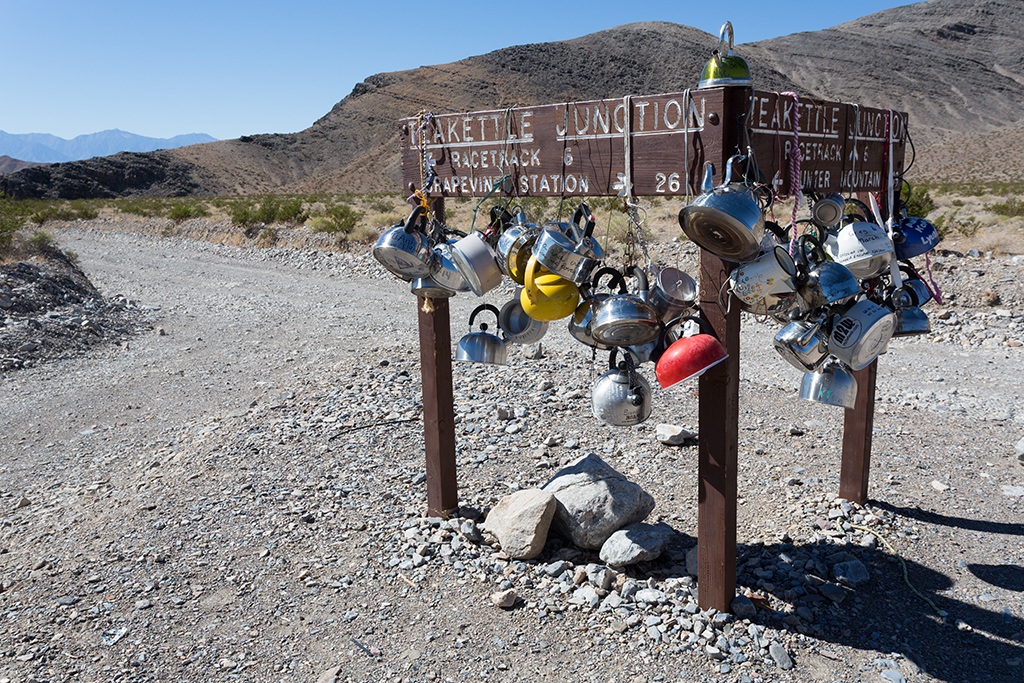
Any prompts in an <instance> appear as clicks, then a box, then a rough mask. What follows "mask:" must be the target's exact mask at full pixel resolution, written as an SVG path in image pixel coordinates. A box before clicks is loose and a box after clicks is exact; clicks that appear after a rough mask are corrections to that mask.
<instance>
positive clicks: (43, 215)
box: [31, 206, 75, 225]
mask: <svg viewBox="0 0 1024 683" xmlns="http://www.w3.org/2000/svg"><path fill="white" fill-rule="evenodd" d="M31 219H32V222H33V223H35V224H36V225H42V224H43V223H45V222H46V221H73V220H75V212H74V211H72V210H71V209H69V208H68V207H66V206H47V207H44V208H42V209H39V210H38V211H36V212H34V213H33V214H32V216H31Z"/></svg>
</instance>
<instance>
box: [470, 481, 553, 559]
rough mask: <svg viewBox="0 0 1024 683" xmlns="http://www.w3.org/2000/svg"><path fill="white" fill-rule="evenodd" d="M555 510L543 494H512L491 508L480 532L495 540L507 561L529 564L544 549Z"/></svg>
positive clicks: (533, 491) (534, 491) (527, 491)
mask: <svg viewBox="0 0 1024 683" xmlns="http://www.w3.org/2000/svg"><path fill="white" fill-rule="evenodd" d="M556 506H557V502H556V500H555V497H554V496H553V495H552V494H551V493H548V492H546V491H542V490H540V489H524V490H522V491H516V492H515V493H513V494H510V495H508V496H505V497H504V498H502V499H501V500H500V501H499V502H498V504H497V505H495V506H494V507H493V508H491V511H490V512H489V513H488V514H487V519H486V520H485V521H484V529H486V530H487V531H488V532H490V533H492V534H494V535H495V536H496V537H497V538H498V542H499V543H500V544H501V549H502V550H503V551H504V552H505V553H507V554H508V555H509V557H513V558H515V559H518V560H529V559H532V558H534V557H537V556H538V555H540V553H541V551H542V550H543V549H544V543H545V542H546V541H547V538H548V530H549V529H550V527H551V521H552V519H553V518H554V516H555V508H556Z"/></svg>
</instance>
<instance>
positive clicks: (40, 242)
mask: <svg viewBox="0 0 1024 683" xmlns="http://www.w3.org/2000/svg"><path fill="white" fill-rule="evenodd" d="M28 243H29V245H30V246H31V247H32V248H33V249H35V250H36V251H47V250H49V249H52V248H53V235H51V234H50V233H48V232H46V231H45V230H36V231H35V232H34V233H32V236H31V237H29V238H28Z"/></svg>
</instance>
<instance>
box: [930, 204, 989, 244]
mask: <svg viewBox="0 0 1024 683" xmlns="http://www.w3.org/2000/svg"><path fill="white" fill-rule="evenodd" d="M932 224H933V225H934V226H935V229H936V231H938V233H939V237H940V238H942V239H946V237H948V236H950V235H952V234H953V233H954V232H956V233H959V234H960V235H961V236H962V237H974V235H975V234H977V232H978V228H980V227H981V221H980V220H978V218H977V217H976V216H961V215H960V209H955V210H954V211H951V212H947V213H944V214H942V215H941V216H939V217H938V218H936V219H935V220H934V221H932Z"/></svg>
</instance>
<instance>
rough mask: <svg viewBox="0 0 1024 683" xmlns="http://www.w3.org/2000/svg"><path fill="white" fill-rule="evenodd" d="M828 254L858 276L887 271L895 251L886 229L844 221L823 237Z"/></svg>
mask: <svg viewBox="0 0 1024 683" xmlns="http://www.w3.org/2000/svg"><path fill="white" fill-rule="evenodd" d="M824 247H825V251H826V252H828V255H829V256H831V257H832V258H834V259H835V260H836V263H840V264H842V265H844V266H846V267H847V268H849V269H850V272H851V273H853V274H854V276H856V277H857V278H859V279H861V280H870V279H871V278H873V277H878V276H879V275H882V274H883V273H888V272H889V269H890V266H891V265H892V263H893V261H895V260H896V251H895V249H894V247H893V244H892V240H891V239H889V235H888V234H887V233H886V232H885V230H884V229H883V228H881V227H879V226H877V225H875V224H874V223H868V222H867V221H855V222H852V223H847V224H846V225H844V226H843V227H842V228H840V229H839V231H838V232H835V233H830V234H829V236H828V237H827V238H826V239H825V243H824Z"/></svg>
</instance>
